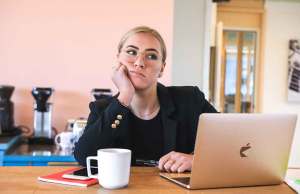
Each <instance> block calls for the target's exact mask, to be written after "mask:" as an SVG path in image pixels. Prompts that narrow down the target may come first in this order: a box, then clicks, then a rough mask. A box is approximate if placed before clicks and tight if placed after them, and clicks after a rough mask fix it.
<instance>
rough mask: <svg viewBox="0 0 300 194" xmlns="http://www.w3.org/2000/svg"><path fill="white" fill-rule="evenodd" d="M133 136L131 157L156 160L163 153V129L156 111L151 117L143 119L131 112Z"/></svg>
mask: <svg viewBox="0 0 300 194" xmlns="http://www.w3.org/2000/svg"><path fill="white" fill-rule="evenodd" d="M131 116H132V118H131V122H132V131H133V133H134V134H135V135H134V136H133V138H132V139H133V141H132V145H133V150H132V153H133V155H134V156H133V157H134V158H136V159H142V160H156V161H158V160H159V159H160V157H162V153H163V129H162V123H161V119H160V113H158V114H157V115H156V116H155V117H154V118H153V119H150V120H143V119H140V118H138V117H136V116H135V115H134V114H133V113H131Z"/></svg>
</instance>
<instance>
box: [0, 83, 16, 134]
mask: <svg viewBox="0 0 300 194" xmlns="http://www.w3.org/2000/svg"><path fill="white" fill-rule="evenodd" d="M14 89H15V87H14V86H10V85H0V134H12V133H14V132H15V130H16V129H15V127H14V104H13V102H12V101H11V100H10V98H11V96H12V93H13V91H14Z"/></svg>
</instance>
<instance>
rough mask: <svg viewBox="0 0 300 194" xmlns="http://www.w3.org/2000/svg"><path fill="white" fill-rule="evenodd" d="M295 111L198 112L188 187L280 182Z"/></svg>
mask: <svg viewBox="0 0 300 194" xmlns="http://www.w3.org/2000/svg"><path fill="white" fill-rule="evenodd" d="M296 120H297V115H296V114H212V113H209V114H201V116H200V118H199V123H198V132H197V138H196V143H195V150H194V160H193V167H192V173H191V178H190V184H189V188H191V189H199V188H219V187H236V186H255V185H271V184H280V183H282V181H283V178H284V176H285V172H286V169H287V165H288V159H289V153H290V148H291V144H292V139H293V134H294V129H295V126H296Z"/></svg>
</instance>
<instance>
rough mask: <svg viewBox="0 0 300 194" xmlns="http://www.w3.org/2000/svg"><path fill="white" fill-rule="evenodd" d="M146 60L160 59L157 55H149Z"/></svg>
mask: <svg viewBox="0 0 300 194" xmlns="http://www.w3.org/2000/svg"><path fill="white" fill-rule="evenodd" d="M146 58H147V59H150V60H157V59H158V57H157V55H156V54H147V55H146Z"/></svg>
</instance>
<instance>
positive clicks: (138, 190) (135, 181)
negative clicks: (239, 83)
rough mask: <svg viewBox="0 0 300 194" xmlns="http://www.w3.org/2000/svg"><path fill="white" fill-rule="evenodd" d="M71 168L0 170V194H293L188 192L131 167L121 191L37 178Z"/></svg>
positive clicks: (283, 190) (264, 189) (285, 192)
mask: <svg viewBox="0 0 300 194" xmlns="http://www.w3.org/2000/svg"><path fill="white" fill-rule="evenodd" d="M67 168H70V167H0V193H1V194H2V193H3V194H19V193H20V194H28V193H30V194H33V193H34V194H46V193H47V194H49V193H53V194H61V193H62V194H64V193H68V194H71V193H72V194H76V193H95V194H110V193H117V194H127V193H130V194H144V193H146V194H161V193H164V194H165V193H166V194H181V193H184V194H189V193H201V194H215V193H218V194H220V193H221V194H237V193H238V194H240V193H243V194H248V193H259V194H265V193H268V194H271V193H272V194H273V193H276V194H277V193H278V194H290V193H295V192H294V191H293V190H292V189H290V188H289V187H288V186H287V185H286V184H281V185H276V186H260V187H243V188H227V189H209V190H194V191H189V190H187V189H184V188H182V187H179V186H177V185H175V184H173V183H171V182H169V181H167V180H165V179H163V178H161V177H159V175H158V170H157V169H156V168H142V167H134V168H132V170H131V177H130V183H129V187H127V188H125V189H120V190H105V189H103V188H102V187H100V186H99V185H98V184H97V185H94V186H90V187H87V188H82V187H74V186H66V185H59V184H51V183H44V182H39V181H38V180H37V177H38V176H41V175H47V174H50V173H54V172H57V171H61V170H64V169H67ZM288 175H289V176H291V177H298V178H299V177H300V170H289V172H288Z"/></svg>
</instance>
